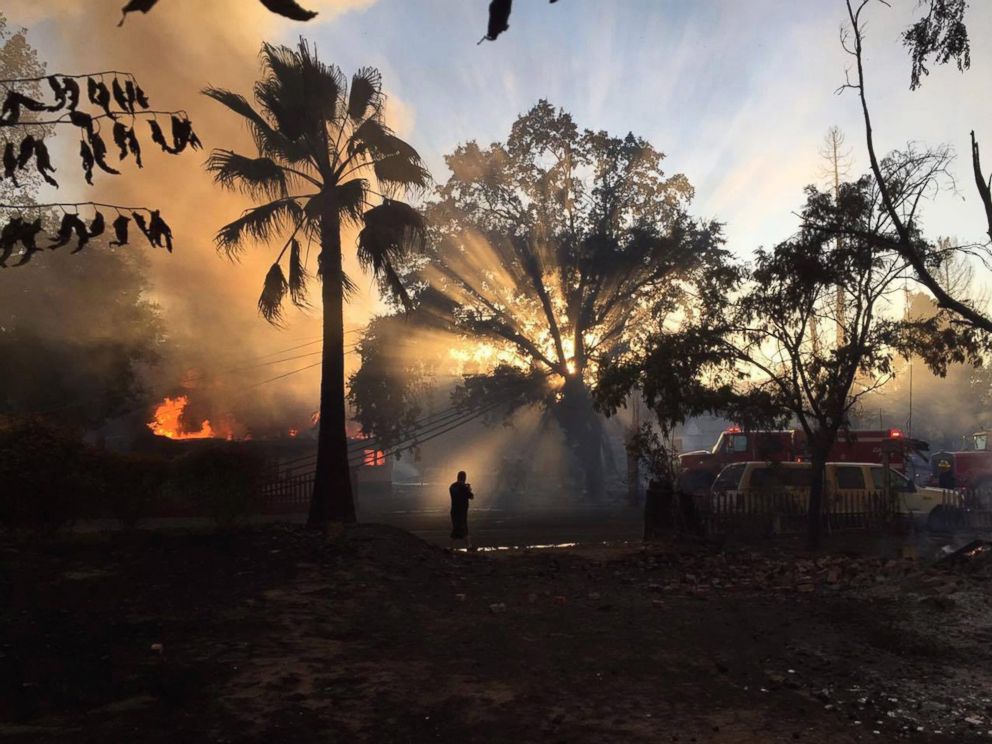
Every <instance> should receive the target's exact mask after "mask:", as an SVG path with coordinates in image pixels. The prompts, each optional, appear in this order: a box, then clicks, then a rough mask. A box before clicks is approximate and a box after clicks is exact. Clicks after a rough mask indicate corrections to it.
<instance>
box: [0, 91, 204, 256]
mask: <svg viewBox="0 0 992 744" xmlns="http://www.w3.org/2000/svg"><path fill="white" fill-rule="evenodd" d="M42 81H44V82H45V83H47V86H48V89H49V90H50V92H51V100H50V101H49V100H39V98H41V96H39V97H32V96H29V95H26V94H25V93H24V92H23V91H22V90H18V89H17V88H18V85H19V84H20V86H21V87H22V88H23V87H24V86H23V84H25V83H40V82H42ZM0 83H2V84H3V86H4V87H5V88H6V90H7V92H6V95H5V98H4V100H3V105H2V107H0V138H2V141H0V150H2V166H3V168H2V179H0V180H9V181H10V182H12V183H13V185H14V186H15V187H20V186H21V185H22V181H20V180H19V177H21V176H23V175H24V172H25V171H26V170H27V169H29V168H32V167H33V168H34V170H35V171H37V173H38V174H39V175H40V176H41V177H42V178H43V179H44V180H45V182H46V183H48V184H49V185H50V186H52V187H54V188H58V187H59V182H58V180H57V179H56V178H55V176H54V175H53V174H55V173H56V170H57V169H56V167H55V166H54V164H53V163H52V159H51V155H50V153H49V149H48V145H47V144H46V142H45V134H44V133H47V132H53V131H58V127H59V126H60V125H65V126H69V127H75V128H76V129H77V130H78V132H79V137H80V140H79V158H80V162H81V165H82V171H83V177H84V178H85V180H86V182H87V183H89V184H90V185H92V184H93V174H94V171H95V170H96V169H99V170H100V171H103V172H104V173H108V174H111V175H119V174H120V171H119V170H118V169H117V167H116V165H117V164H119V163H120V162H123V161H125V160H128V159H133V160H134V162H135V164H136V165H137V166H138V167H139V168H141V167H143V164H142V140H143V139H144V140H145V142H146V146H147V141H148V140H150V141H151V143H153V144H155V145H157V146H158V147H159V148H160V149H161V150H162V151H163V152H165V153H168V154H170V155H176V154H179V153H181V152H183V151H185V150H187V149H193V150H197V149H200V148H201V147H202V143H201V142H200V139H199V138H198V137H197V136H196V133H195V132H194V131H193V125H192V122H190V120H189V117H188V116H187V115H186V113H185V112H184V111H155V110H153V109H152V108H151V104H150V103H149V100H148V96H147V95H146V94H145V92H144V90H142V88H141V86H140V85H139V84H138V82H137V80H135V79H134V76H132V75H130V74H129V73H118V72H103V73H94V74H86V75H59V74H56V75H49V76H48V77H45V78H39V79H25V80H0ZM46 98H47V97H46ZM27 112H30V113H27ZM31 114H34V115H33V116H32V115H31ZM48 114H51V115H54V116H46V115H48ZM28 129H30V132H31V133H29V134H23V136H11V135H14V134H15V133H18V132H21V133H23V132H24V131H25V130H28ZM115 160H116V163H115ZM80 208H84V209H86V210H87V212H88V211H89V210H90V209H92V210H93V214H92V216H88V217H84V215H83V214H81V213H80V211H79V210H80ZM100 208H104V209H107V210H113V211H114V212H116V213H117V217H116V218H115V219H114V220H113V222H111V223H108V221H107V218H106V217H105V216H104V214H103V212H101V211H100ZM0 209H4V210H6V211H9V212H11V213H13V216H11V217H7V218H6V220H4V221H3V227H2V228H0V267H7V266H23V265H24V264H26V263H28V261H30V260H31V258H32V256H34V254H35V253H37V252H38V251H41V250H43V249H45V248H49V249H57V248H61V247H63V246H67V245H69V244H73V248H72V253H78V252H79V251H81V250H83V248H85V247H86V245H87V244H88V243H89V242H90V241H91V240H92V239H93V238H96V237H99V236H101V235H103V234H104V233H106V232H107V231H108V229H109V230H111V231H112V233H113V239H112V240H110V241H109V245H111V246H123V245H127V244H128V240H129V237H130V233H131V229H130V228H131V224H132V223H134V225H136V226H137V228H138V230H139V231H140V232H141V234H142V235H143V236H144V237H145V239H146V240H147V241H148V243H149V244H150V245H152V246H154V247H163V248H165V249H166V250H168V251H169V252H172V246H173V240H172V230H171V229H170V228H169V225H168V224H167V223H166V222H165V220H164V219H162V216H161V214H160V212H159V210H157V209H149V208H145V207H120V206H117V205H114V204H98V203H95V202H82V203H77V204H36V205H31V206H22V205H2V204H0ZM53 209H57V210H60V211H61V213H62V218H61V220H60V221H59V223H58V231H57V233H56V234H55V235H54V236H53V237H51V238H48V239H47V241H46V239H45V238H44V236H42V234H41V233H43V232H44V231H45V224H46V220H45V219H44V218H43V217H34V218H31V217H25V216H24V212H28V211H33V212H37V211H39V210H53ZM52 228H54V225H52V226H51V227H50V228H49V229H52ZM12 258H16V261H15V262H12V263H8V261H9V260H11V259H12Z"/></svg>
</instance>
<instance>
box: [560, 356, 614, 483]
mask: <svg viewBox="0 0 992 744" xmlns="http://www.w3.org/2000/svg"><path fill="white" fill-rule="evenodd" d="M596 416H597V414H596V410H595V409H594V408H593V406H592V399H591V398H590V397H589V391H588V390H586V387H585V384H584V383H583V382H582V378H581V377H580V376H579V375H570V376H569V377H567V378H566V379H565V386H564V388H563V390H562V401H561V404H560V405H559V408H558V422H559V423H560V424H561V427H562V430H563V431H564V432H565V439H566V441H567V442H568V445H569V448H570V449H571V450H572V452H573V453H574V454H575V457H576V459H577V460H578V462H579V464H580V466H581V467H582V470H583V473H584V474H585V484H586V489H585V490H586V495H587V496H588V497H589V498H591V499H597V500H598V499H601V498H602V497H603V496H604V495H605V492H606V486H605V483H604V477H603V432H602V427H601V426H600V425H599V421H598V420H597V418H596Z"/></svg>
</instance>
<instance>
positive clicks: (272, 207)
mask: <svg viewBox="0 0 992 744" xmlns="http://www.w3.org/2000/svg"><path fill="white" fill-rule="evenodd" d="M302 217H303V210H302V209H301V207H300V205H299V204H297V202H296V200H295V199H294V198H288V199H276V200H275V201H271V202H269V203H268V204H262V205H261V206H258V207H254V208H252V209H249V210H246V211H245V213H244V214H243V215H242V216H241V217H239V218H238V219H236V220H234V221H233V222H230V223H228V224H227V225H224V227H222V228H221V229H220V230H218V231H217V237H216V241H217V246H218V248H220V249H222V250H224V251H226V252H227V254H228V255H235V254H237V253H238V251H239V250H240V249H241V248H242V246H243V245H244V243H245V241H246V240H249V239H251V240H257V241H265V240H268V239H269V238H271V237H272V236H273V235H274V234H275V233H277V232H278V231H279V230H280V229H282V228H283V227H284V226H285V224H286V223H287V222H291V223H293V224H294V225H295V224H296V223H298V222H299V221H300V219H301V218H302Z"/></svg>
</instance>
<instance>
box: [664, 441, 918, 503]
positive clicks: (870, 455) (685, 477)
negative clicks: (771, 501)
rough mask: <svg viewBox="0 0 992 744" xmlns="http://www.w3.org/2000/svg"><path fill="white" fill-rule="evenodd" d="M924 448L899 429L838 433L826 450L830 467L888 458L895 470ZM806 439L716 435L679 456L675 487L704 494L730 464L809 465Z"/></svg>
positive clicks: (687, 491) (880, 461)
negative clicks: (710, 445)
mask: <svg viewBox="0 0 992 744" xmlns="http://www.w3.org/2000/svg"><path fill="white" fill-rule="evenodd" d="M921 448H922V449H927V444H926V442H920V441H919V440H915V439H910V438H908V437H906V436H905V435H904V434H903V432H902V431H901V430H900V429H849V430H848V429H842V430H841V431H839V432H838V433H837V439H836V441H835V442H834V446H833V447H832V448H831V450H830V455H829V458H830V460H831V461H833V462H856V463H857V462H874V463H878V464H881V463H883V462H884V461H885V459H884V458H885V457H886V456H888V462H889V465H890V466H892V467H893V468H894V469H895V470H900V471H901V470H904V469H905V460H906V453H907V452H912V451H914V450H917V449H921ZM809 459H810V454H809V445H808V443H807V441H806V435H805V434H804V433H803V432H802V431H800V430H798V429H789V430H786V431H744V430H742V429H739V428H737V427H732V428H730V429H727V430H726V431H724V432H723V433H721V434H720V437H719V438H718V439H717V441H716V443H715V444H714V445H713V448H712V449H711V450H698V451H695V452H685V453H683V454H681V455H679V468H680V475H679V486H680V488H681V489H682V491H684V492H686V493H705V492H707V491H708V490H709V488H710V485H711V484H712V483H713V480H714V479H715V478H716V476H717V475H718V474H719V473H720V471H721V470H722V469H723V468H724V467H725V466H726V465H729V464H730V463H744V462H758V461H765V460H767V461H769V462H808V461H809Z"/></svg>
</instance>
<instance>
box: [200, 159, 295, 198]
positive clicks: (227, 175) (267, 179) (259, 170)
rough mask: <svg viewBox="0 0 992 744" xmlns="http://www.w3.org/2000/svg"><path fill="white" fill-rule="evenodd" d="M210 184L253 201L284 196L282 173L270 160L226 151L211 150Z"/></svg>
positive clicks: (208, 167)
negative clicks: (212, 180) (213, 183)
mask: <svg viewBox="0 0 992 744" xmlns="http://www.w3.org/2000/svg"><path fill="white" fill-rule="evenodd" d="M207 170H208V171H210V172H211V173H213V174H214V181H216V182H217V183H219V184H220V185H221V186H223V187H224V188H227V189H232V190H239V191H241V192H243V193H246V194H249V195H250V196H251V197H252V198H254V199H259V198H262V197H267V198H269V199H279V198H283V197H286V196H287V195H288V192H287V189H286V171H285V170H283V168H282V167H281V166H279V165H278V164H277V163H276V162H275V161H274V160H272V159H271V158H248V157H245V156H244V155H239V154H238V153H236V152H231V151H230V150H214V151H213V152H212V153H210V157H209V158H208V159H207Z"/></svg>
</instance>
